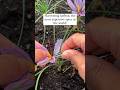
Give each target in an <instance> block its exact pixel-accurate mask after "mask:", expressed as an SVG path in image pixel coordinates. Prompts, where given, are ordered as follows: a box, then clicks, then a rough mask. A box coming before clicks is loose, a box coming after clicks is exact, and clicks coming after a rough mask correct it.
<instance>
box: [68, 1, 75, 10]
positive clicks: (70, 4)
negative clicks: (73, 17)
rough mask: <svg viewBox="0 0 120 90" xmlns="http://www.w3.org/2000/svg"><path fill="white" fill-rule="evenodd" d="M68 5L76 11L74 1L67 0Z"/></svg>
mask: <svg viewBox="0 0 120 90" xmlns="http://www.w3.org/2000/svg"><path fill="white" fill-rule="evenodd" d="M67 3H68V5H69V7H70V8H71V9H72V10H73V11H76V6H75V5H74V3H73V1H72V0H67Z"/></svg>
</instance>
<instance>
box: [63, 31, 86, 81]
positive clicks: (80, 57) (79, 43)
mask: <svg viewBox="0 0 120 90" xmlns="http://www.w3.org/2000/svg"><path fill="white" fill-rule="evenodd" d="M74 48H80V49H81V50H82V52H79V51H77V50H74ZM61 51H62V57H63V58H64V59H68V60H71V62H72V63H73V64H74V65H75V68H76V69H78V72H79V75H80V76H81V77H82V78H83V79H85V35H84V34H80V33H76V34H73V35H72V36H71V37H70V38H68V39H67V40H66V41H65V42H64V43H63V45H62V47H61Z"/></svg>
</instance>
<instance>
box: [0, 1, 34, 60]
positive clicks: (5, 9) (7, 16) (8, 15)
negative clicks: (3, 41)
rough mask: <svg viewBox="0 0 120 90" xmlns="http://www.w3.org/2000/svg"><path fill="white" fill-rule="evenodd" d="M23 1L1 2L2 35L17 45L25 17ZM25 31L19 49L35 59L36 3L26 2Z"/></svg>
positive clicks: (0, 31) (0, 20)
mask: <svg viewBox="0 0 120 90" xmlns="http://www.w3.org/2000/svg"><path fill="white" fill-rule="evenodd" d="M22 5H23V3H22V0H0V33H1V34H3V35H4V36H5V37H6V38H8V39H10V40H11V41H12V42H13V43H15V44H17V43H18V40H19V37H20V32H21V26H22V17H23V12H22V10H23V7H22ZM24 9H25V16H24V21H25V23H24V29H23V34H22V38H21V41H20V44H19V47H20V48H22V49H24V50H25V51H26V52H28V53H29V54H30V56H31V57H32V58H33V57H34V1H33V2H32V1H30V0H25V8H24Z"/></svg>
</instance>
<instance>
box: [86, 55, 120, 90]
mask: <svg viewBox="0 0 120 90" xmlns="http://www.w3.org/2000/svg"><path fill="white" fill-rule="evenodd" d="M85 58H86V59H85V65H86V66H85V68H86V72H85V74H86V77H85V79H86V83H87V87H88V88H89V90H120V86H119V83H120V71H119V70H118V69H117V68H115V67H114V66H113V65H112V64H110V63H108V62H105V61H103V60H100V59H99V58H97V57H95V56H90V55H89V56H85ZM91 81H93V82H91Z"/></svg>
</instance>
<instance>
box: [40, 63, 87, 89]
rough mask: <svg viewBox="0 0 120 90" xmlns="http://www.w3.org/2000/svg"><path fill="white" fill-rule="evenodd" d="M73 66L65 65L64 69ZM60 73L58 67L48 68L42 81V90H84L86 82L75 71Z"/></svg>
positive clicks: (71, 69)
mask: <svg viewBox="0 0 120 90" xmlns="http://www.w3.org/2000/svg"><path fill="white" fill-rule="evenodd" d="M70 65H71V64H69V65H68V64H66V65H64V67H63V69H65V68H67V67H69V66H70ZM63 69H62V70H61V71H58V67H57V66H54V67H50V68H48V69H47V70H46V71H45V72H44V73H43V75H42V77H41V78H42V79H40V90H82V89H83V88H84V85H85V84H84V82H83V80H82V79H81V78H80V76H79V75H78V73H77V72H76V71H75V69H74V68H72V67H71V68H70V69H69V70H67V71H66V72H64V71H63Z"/></svg>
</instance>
